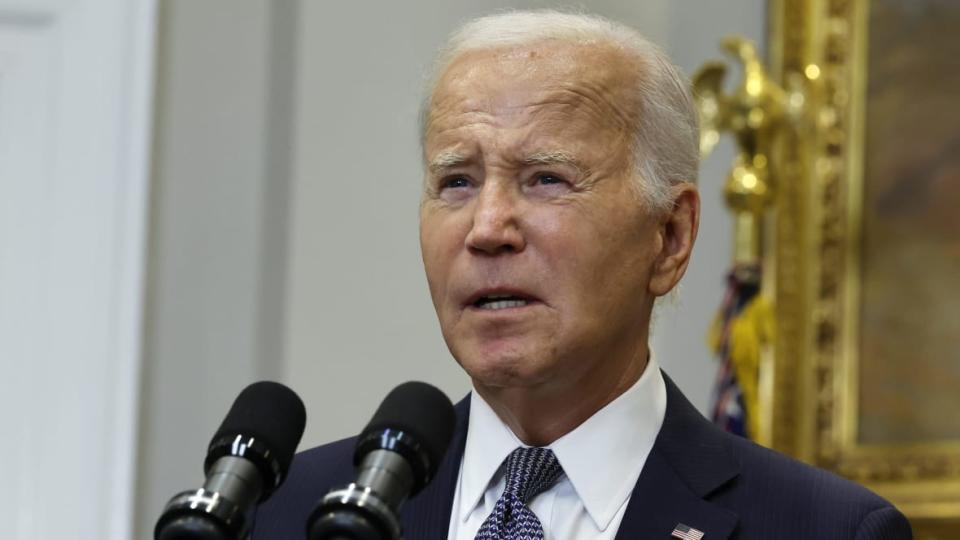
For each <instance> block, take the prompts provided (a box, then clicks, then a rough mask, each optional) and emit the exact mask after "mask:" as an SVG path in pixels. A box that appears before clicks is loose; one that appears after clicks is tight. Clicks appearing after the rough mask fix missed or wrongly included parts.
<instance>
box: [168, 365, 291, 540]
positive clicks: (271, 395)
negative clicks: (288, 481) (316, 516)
mask: <svg viewBox="0 0 960 540" xmlns="http://www.w3.org/2000/svg"><path fill="white" fill-rule="evenodd" d="M306 421H307V412H306V410H305V409H304V407H303V402H302V401H300V398H299V397H298V396H297V394H295V393H294V392H293V390H290V389H289V388H287V387H286V386H284V385H282V384H279V383H275V382H268V381H262V382H257V383H253V384H251V385H250V386H248V387H246V388H244V389H243V391H242V392H240V395H239V396H237V399H236V401H234V402H233V406H232V407H230V412H228V413H227V416H226V418H224V419H223V423H222V424H220V429H218V430H217V432H216V434H215V435H214V436H213V439H211V440H210V446H209V447H208V449H207V458H206V460H205V461H204V464H203V472H204V474H205V475H206V477H207V479H206V482H204V484H203V487H202V488H200V489H197V490H192V491H184V492H182V493H179V494H177V495H175V496H174V497H173V498H172V499H170V502H168V503H167V506H166V508H164V510H163V514H161V515H160V519H158V520H157V525H156V527H155V528H154V530H153V537H154V539H155V540H237V539H240V538H245V537H246V536H247V533H248V531H247V528H248V524H247V523H246V521H247V520H246V517H247V514H248V513H249V511H250V510H251V509H252V508H253V507H254V505H256V504H257V503H259V502H263V501H265V500H267V498H268V497H270V495H272V494H273V492H274V491H276V489H277V488H278V487H280V484H282V483H283V481H284V479H285V478H286V475H287V471H288V470H290V462H291V461H293V454H294V452H295V451H296V449H297V445H298V444H299V443H300V437H302V436H303V428H304V426H305V425H306Z"/></svg>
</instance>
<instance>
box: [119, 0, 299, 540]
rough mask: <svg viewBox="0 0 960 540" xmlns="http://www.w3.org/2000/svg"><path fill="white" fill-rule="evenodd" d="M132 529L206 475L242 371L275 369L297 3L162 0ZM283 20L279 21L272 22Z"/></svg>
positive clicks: (262, 374) (148, 522) (148, 523)
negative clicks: (217, 432)
mask: <svg viewBox="0 0 960 540" xmlns="http://www.w3.org/2000/svg"><path fill="white" fill-rule="evenodd" d="M160 7H161V9H160V14H159V17H160V28H159V37H160V44H159V56H158V66H159V67H158V73H157V97H156V118H157V122H156V136H155V141H156V143H155V147H154V171H153V193H152V197H151V198H152V212H151V213H152V217H153V219H152V223H151V239H150V257H149V268H148V287H147V312H146V343H145V360H144V363H145V365H144V373H143V405H142V412H141V415H140V433H139V436H140V461H139V463H140V467H139V478H138V483H139V489H138V494H139V497H138V500H137V505H138V508H137V518H138V519H137V535H136V538H144V539H146V538H152V537H153V536H152V533H151V532H150V531H151V530H152V526H153V522H154V521H155V520H156V518H157V517H158V516H159V513H160V511H161V509H162V508H163V506H164V504H165V503H166V502H167V500H168V499H169V498H170V497H171V496H172V495H173V494H174V493H176V492H179V491H182V490H185V489H189V488H196V487H199V486H200V485H201V484H202V481H203V471H202V465H203V458H204V456H205V454H206V445H207V444H208V442H209V440H210V437H211V436H212V435H213V433H214V431H215V430H216V428H217V426H218V425H219V423H220V421H221V420H222V419H223V416H224V414H226V411H227V409H228V408H229V406H230V403H231V402H232V401H233V399H234V397H235V396H236V395H237V393H239V391H240V390H241V389H242V388H243V387H244V386H245V385H247V384H249V383H250V382H253V381H255V380H258V379H263V378H277V377H278V371H279V366H280V355H281V353H280V349H279V336H280V330H279V329H280V327H281V324H282V322H281V321H282V313H280V311H281V310H280V302H281V301H282V299H283V293H282V290H281V289H280V287H281V286H282V277H283V275H284V270H283V267H284V265H285V262H284V261H285V245H286V242H285V240H284V236H285V234H286V224H285V215H286V212H285V210H284V207H285V204H286V200H285V198H286V195H285V193H286V190H285V188H284V174H285V173H284V171H285V170H286V169H287V168H288V162H289V158H288V157H287V155H286V145H288V144H289V143H288V142H287V137H288V133H289V129H286V128H285V126H289V114H288V113H286V112H285V111H288V110H289V104H290V103H291V100H290V97H289V95H288V94H289V91H290V90H291V88H292V87H291V82H290V76H291V72H290V67H292V59H293V54H292V45H293V34H291V33H290V29H293V28H294V24H293V22H294V17H293V15H294V13H295V12H294V9H293V8H295V7H296V6H295V4H293V3H290V2H275V3H267V2H264V1H262V0H242V1H240V0H217V1H208V2H195V1H193V0H167V1H164V2H163V3H162V4H161V6H160ZM275 26H279V29H277V28H275Z"/></svg>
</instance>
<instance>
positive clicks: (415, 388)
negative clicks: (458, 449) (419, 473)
mask: <svg viewBox="0 0 960 540" xmlns="http://www.w3.org/2000/svg"><path fill="white" fill-rule="evenodd" d="M455 425H456V414H455V413H454V410H453V404H452V403H451V402H450V398H448V397H447V396H446V394H444V393H443V392H441V391H440V390H439V389H437V388H435V387H433V386H431V385H429V384H427V383H422V382H407V383H403V384H401V385H400V386H398V387H396V388H394V389H393V390H392V391H391V392H390V393H389V394H387V397H386V398H384V400H383V403H381V404H380V408H378V409H377V412H376V413H374V415H373V419H371V420H370V423H369V424H367V427H366V428H364V430H363V432H362V433H361V434H360V437H359V440H364V439H365V438H367V436H368V435H371V434H375V433H377V432H379V431H382V430H384V429H393V430H400V431H406V432H408V433H410V434H411V435H412V436H413V437H414V438H415V439H416V440H417V441H418V442H419V443H420V445H421V447H422V449H423V450H424V451H425V452H426V453H427V455H428V456H429V462H430V470H429V471H427V475H428V477H432V476H433V475H434V474H435V473H436V469H437V467H438V466H439V465H440V460H441V459H442V458H443V455H444V454H445V453H446V451H447V447H448V446H449V445H450V439H451V438H452V437H453V430H454V426H455Z"/></svg>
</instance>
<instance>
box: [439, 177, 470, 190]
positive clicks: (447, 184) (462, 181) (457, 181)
mask: <svg viewBox="0 0 960 540" xmlns="http://www.w3.org/2000/svg"><path fill="white" fill-rule="evenodd" d="M440 187H442V188H444V189H446V188H465V187H470V180H468V179H467V178H466V177H465V176H451V177H450V178H446V179H444V180H443V182H442V183H441V185H440Z"/></svg>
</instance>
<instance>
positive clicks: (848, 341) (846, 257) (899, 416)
mask: <svg viewBox="0 0 960 540" xmlns="http://www.w3.org/2000/svg"><path fill="white" fill-rule="evenodd" d="M958 31H960V2H956V1H954V0H870V1H868V0H771V3H770V35H769V42H768V45H769V52H770V62H771V72H772V73H773V74H774V77H775V78H776V79H778V80H780V81H787V80H790V79H791V78H793V80H795V79H796V78H797V77H798V76H802V77H803V80H804V81H806V85H807V89H806V97H807V100H808V101H809V103H808V104H807V106H806V110H807V111H809V112H810V114H808V115H806V123H807V124H809V125H806V126H804V127H801V128H799V129H794V130H791V132H790V133H786V134H785V135H784V136H783V137H781V140H780V141H779V143H778V146H777V151H776V152H775V153H774V158H775V159H774V160H773V163H772V165H773V167H772V169H773V170H774V171H775V174H776V176H777V190H778V194H777V200H776V203H775V211H774V213H773V214H774V216H773V218H772V223H771V229H772V231H771V232H772V234H770V235H769V237H768V238H769V243H770V247H769V249H767V250H766V255H765V257H766V260H765V265H766V266H767V267H768V268H772V272H769V273H768V275H770V274H772V275H773V276H774V278H773V279H772V280H768V282H767V283H766V284H765V287H766V288H767V289H768V292H769V293H770V294H771V295H772V296H773V297H774V298H775V299H776V310H777V324H778V327H777V338H776V343H775V347H774V351H775V352H774V354H773V360H772V366H771V369H770V371H771V376H770V377H769V378H768V380H767V383H766V384H767V385H768V386H767V390H766V391H765V392H763V394H762V402H761V410H762V411H763V413H764V414H763V423H764V425H765V426H766V427H765V433H766V437H765V440H764V441H763V442H765V443H767V444H769V445H770V446H772V447H774V448H776V449H778V450H781V451H785V452H787V453H789V454H792V455H795V456H797V457H799V458H801V459H803V460H805V461H808V462H810V463H813V464H815V465H818V466H821V467H824V468H827V469H831V470H834V471H836V472H838V473H839V474H841V475H844V476H846V477H849V478H851V479H853V480H855V481H857V482H859V483H862V484H864V485H867V486H868V487H870V488H871V489H873V490H875V491H877V492H878V493H880V494H881V495H883V496H884V497H886V498H888V499H890V500H891V501H892V502H893V503H894V504H896V505H897V506H898V507H899V508H900V509H901V510H903V511H904V513H905V514H907V516H908V518H910V520H911V523H912V524H913V527H914V532H915V534H916V536H917V538H921V539H923V538H928V539H932V538H960V105H957V96H960V69H957V61H958V60H957V59H958V58H960V40H958V39H957V38H956V37H955V36H956V33H957V32H958Z"/></svg>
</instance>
